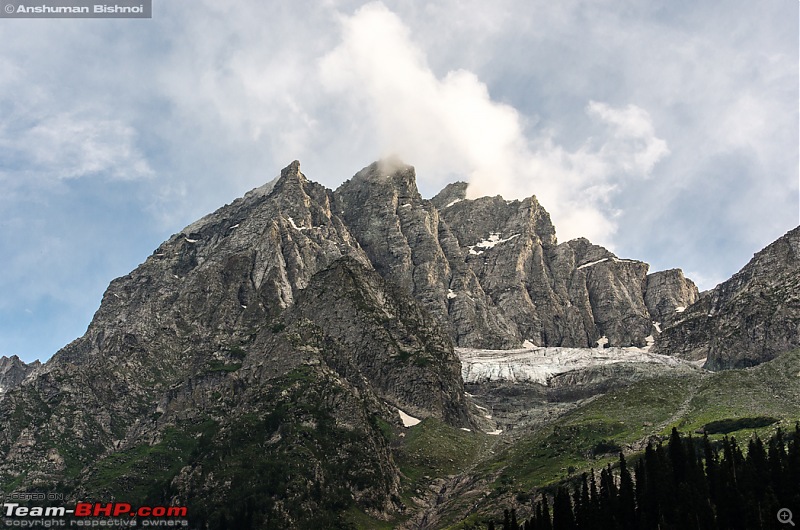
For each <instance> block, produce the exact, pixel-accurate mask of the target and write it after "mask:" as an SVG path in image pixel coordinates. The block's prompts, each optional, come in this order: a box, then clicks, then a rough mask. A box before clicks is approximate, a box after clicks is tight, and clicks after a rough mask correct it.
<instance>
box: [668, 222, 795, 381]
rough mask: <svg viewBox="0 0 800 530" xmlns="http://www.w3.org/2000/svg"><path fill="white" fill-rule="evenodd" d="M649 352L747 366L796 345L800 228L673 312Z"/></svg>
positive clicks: (715, 367)
mask: <svg viewBox="0 0 800 530" xmlns="http://www.w3.org/2000/svg"><path fill="white" fill-rule="evenodd" d="M663 331H664V332H663V333H662V334H661V335H660V336H659V337H658V338H657V340H656V342H655V345H654V350H653V351H654V352H658V353H667V354H673V355H678V356H680V357H684V358H687V359H691V360H700V359H707V360H706V364H705V366H706V368H709V369H712V370H720V369H726V368H743V367H748V366H753V365H756V364H759V363H762V362H765V361H768V360H770V359H772V358H774V357H775V356H776V355H778V354H780V353H783V352H786V351H789V350H791V349H792V348H796V347H797V346H798V345H800V227H798V228H795V229H793V230H791V231H789V232H788V233H787V234H786V235H784V236H783V237H781V238H780V239H778V240H777V241H775V242H774V243H772V244H771V245H769V246H767V247H766V248H765V249H764V250H762V251H761V252H758V253H757V254H756V255H755V256H754V257H753V259H752V260H750V262H749V263H748V264H747V265H745V266H744V268H742V270H740V271H739V272H738V273H736V274H735V275H734V276H733V277H732V278H731V279H729V280H727V281H726V282H724V283H721V284H720V285H718V286H717V287H715V288H714V289H713V290H711V291H710V292H708V293H705V294H704V296H703V297H702V298H700V300H699V301H698V302H697V303H695V304H694V305H691V306H689V307H688V308H687V309H686V310H685V311H683V312H679V313H676V314H675V317H674V318H673V319H672V322H671V324H670V325H669V326H668V327H666V328H664V330H663Z"/></svg>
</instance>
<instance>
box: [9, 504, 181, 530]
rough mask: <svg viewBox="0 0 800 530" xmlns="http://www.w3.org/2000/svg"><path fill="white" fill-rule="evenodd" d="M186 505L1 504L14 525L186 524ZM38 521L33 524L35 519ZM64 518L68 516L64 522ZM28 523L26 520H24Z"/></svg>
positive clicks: (10, 522) (11, 524) (10, 523)
mask: <svg viewBox="0 0 800 530" xmlns="http://www.w3.org/2000/svg"><path fill="white" fill-rule="evenodd" d="M187 514H188V511H187V509H186V507H185V506H140V507H138V508H134V507H133V506H131V505H130V504H128V503H126V502H110V503H92V502H79V503H77V504H76V505H75V508H66V507H64V506H22V505H20V504H19V503H14V502H6V503H5V504H3V516H4V521H3V523H4V525H5V526H13V527H34V526H40V527H41V526H48V527H49V526H53V525H52V524H42V523H44V521H46V520H50V521H54V520H58V519H60V520H61V521H60V524H58V523H56V524H55V526H129V527H130V526H139V525H140V526H173V527H174V526H188V521H187V520H186V517H187ZM36 519H38V520H39V521H40V523H39V524H36V522H35V520H36ZM65 519H68V520H69V522H67V521H66V520H65ZM25 523H28V524H25Z"/></svg>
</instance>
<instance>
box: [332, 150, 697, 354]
mask: <svg viewBox="0 0 800 530" xmlns="http://www.w3.org/2000/svg"><path fill="white" fill-rule="evenodd" d="M466 188H467V185H466V184H465V183H463V182H461V183H455V184H450V185H448V186H447V187H446V188H445V189H444V190H442V191H441V192H440V193H439V194H438V195H437V196H436V197H434V198H433V199H431V200H430V201H427V200H424V199H423V198H422V197H421V196H420V194H419V191H418V190H417V187H416V181H415V175H414V169H413V168H412V167H411V166H406V165H403V164H402V163H399V162H396V161H395V162H392V163H380V162H378V163H375V164H372V165H371V166H369V167H367V168H364V169H363V170H362V171H360V172H359V173H357V174H356V175H355V176H354V177H353V178H352V179H350V180H349V181H347V182H345V183H344V184H342V186H341V187H340V188H339V189H338V190H336V191H335V192H334V198H335V205H336V210H337V213H338V214H339V215H341V216H342V218H343V220H344V222H345V223H346V225H347V227H348V228H349V230H350V233H352V234H353V236H354V237H355V239H356V240H357V241H358V243H359V245H360V247H361V248H362V249H363V251H364V252H365V253H366V255H367V258H368V259H369V261H370V262H371V263H372V265H373V266H374V268H375V270H376V271H378V272H379V273H380V274H381V275H382V276H383V277H384V278H386V279H387V280H388V281H390V282H392V283H394V284H396V285H399V286H400V287H401V288H402V289H403V290H405V291H406V292H407V293H409V294H411V295H412V296H413V297H414V298H416V299H417V300H418V301H419V302H420V303H422V304H423V306H424V307H425V308H426V309H427V310H428V311H430V312H431V314H433V315H434V316H436V317H437V318H438V319H439V320H440V321H441V322H443V323H444V325H445V326H446V328H447V329H448V330H449V332H450V335H451V337H452V338H453V341H454V342H455V343H456V344H457V345H458V346H462V347H474V348H500V349H503V348H511V347H519V346H521V345H522V344H523V343H525V342H526V341H528V342H530V343H531V344H534V345H537V346H572V347H589V346H594V345H595V343H596V342H597V340H599V339H600V338H601V337H606V338H607V339H608V343H609V344H610V345H613V346H645V345H646V343H647V340H646V339H647V337H648V336H650V335H652V334H653V332H654V328H653V324H652V322H653V321H654V320H656V321H658V320H660V319H661V316H660V315H661V314H660V313H657V314H656V315H652V314H650V306H648V305H647V302H646V300H645V299H647V300H648V301H649V303H650V304H651V305H652V307H653V308H654V310H656V311H660V310H661V309H658V308H662V309H664V310H669V309H670V304H672V303H673V302H676V301H679V302H681V303H684V304H687V305H688V302H687V301H686V300H688V299H692V297H693V296H694V297H696V291H697V290H696V288H694V286H693V284H692V283H691V282H690V281H687V280H685V279H683V275H682V273H680V271H668V272H667V273H656V275H655V276H653V275H651V276H648V274H647V272H648V265H647V264H646V263H643V262H640V261H635V260H626V259H618V258H617V257H616V256H614V254H612V253H611V252H609V251H608V250H606V249H604V248H602V247H598V246H596V245H592V244H591V243H590V242H589V241H587V240H585V239H577V240H574V241H569V242H566V243H562V244H560V245H559V244H558V242H557V240H556V236H555V228H554V227H553V224H552V223H551V221H550V216H549V214H548V213H547V211H546V210H545V209H544V208H543V207H542V206H541V205H540V204H539V202H538V201H537V200H536V198H535V197H530V198H528V199H525V200H522V201H506V200H504V199H503V198H502V197H499V196H498V197H483V198H480V199H476V200H467V199H466V198H465V197H466ZM673 276H675V278H673ZM651 277H652V278H653V281H652V285H653V289H652V290H650V289H649V286H650V285H651V282H650V278H651ZM692 289H693V290H692ZM656 317H658V319H656Z"/></svg>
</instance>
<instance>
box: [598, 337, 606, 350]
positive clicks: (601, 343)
mask: <svg viewBox="0 0 800 530" xmlns="http://www.w3.org/2000/svg"><path fill="white" fill-rule="evenodd" d="M595 344H597V349H598V350H602V349H603V348H604V347H605V345H606V344H608V337H606V336H605V335H603V336H602V337H600V338H599V339H597V342H595Z"/></svg>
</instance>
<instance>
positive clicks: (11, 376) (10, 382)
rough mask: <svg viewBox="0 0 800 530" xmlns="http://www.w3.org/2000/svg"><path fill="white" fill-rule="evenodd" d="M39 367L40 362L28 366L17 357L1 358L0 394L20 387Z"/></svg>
mask: <svg viewBox="0 0 800 530" xmlns="http://www.w3.org/2000/svg"><path fill="white" fill-rule="evenodd" d="M39 366H41V363H40V362H39V361H34V362H33V363H31V364H26V363H24V362H23V361H22V359H20V358H19V357H17V356H16V355H12V356H11V357H0V394H2V393H3V392H6V391H8V390H10V389H12V388H15V387H17V386H19V384H20V383H22V381H23V380H24V379H25V378H26V377H27V376H28V374H30V373H31V372H33V371H34V370H35V369H36V368H38V367H39Z"/></svg>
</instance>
